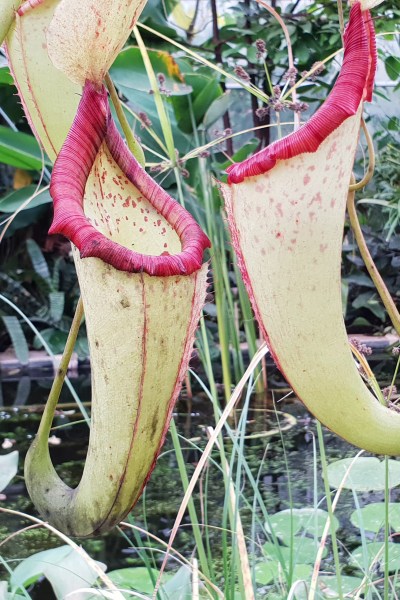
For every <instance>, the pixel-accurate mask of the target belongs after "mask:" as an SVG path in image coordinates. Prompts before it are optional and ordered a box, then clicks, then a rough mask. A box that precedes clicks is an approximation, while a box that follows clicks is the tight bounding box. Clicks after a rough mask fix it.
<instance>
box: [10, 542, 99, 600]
mask: <svg viewBox="0 0 400 600" xmlns="http://www.w3.org/2000/svg"><path fill="white" fill-rule="evenodd" d="M88 558H89V557H88ZM96 563H97V565H98V566H99V567H100V568H101V569H103V570H104V571H105V569H106V566H105V565H104V564H102V563H100V562H97V561H96ZM42 575H44V576H45V577H46V578H47V579H48V580H49V582H50V583H51V585H52V587H53V590H54V593H55V595H56V598H57V600H63V598H65V597H66V596H67V595H68V594H72V592H74V591H75V590H79V589H80V588H87V587H90V586H91V585H92V584H93V583H94V582H95V581H96V579H97V577H98V575H97V572H96V571H95V569H94V568H93V566H92V565H91V564H90V562H89V561H87V560H85V559H84V557H83V556H82V555H81V554H79V553H78V552H77V551H76V550H74V549H73V548H71V547H70V546H60V547H58V548H52V549H50V550H44V551H43V552H37V553H36V554H33V555H32V556H30V557H29V558H26V559H25V560H23V561H22V562H21V563H19V565H18V566H17V567H16V568H15V569H14V571H13V573H12V575H11V579H10V585H11V589H12V591H13V592H14V591H17V590H18V589H22V588H24V587H27V586H28V585H31V584H32V583H34V582H35V581H37V579H38V578H39V577H41V576H42Z"/></svg>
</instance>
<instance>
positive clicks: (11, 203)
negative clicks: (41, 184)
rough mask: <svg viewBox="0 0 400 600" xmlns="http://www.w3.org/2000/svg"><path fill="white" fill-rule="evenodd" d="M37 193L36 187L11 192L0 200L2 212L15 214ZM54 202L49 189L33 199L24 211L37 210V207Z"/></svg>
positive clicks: (28, 186) (0, 210) (31, 186)
mask: <svg viewBox="0 0 400 600" xmlns="http://www.w3.org/2000/svg"><path fill="white" fill-rule="evenodd" d="M35 192H36V186H35V185H27V186H26V187H24V188H21V189H20V190H16V191H13V192H10V193H9V194H6V195H5V196H3V198H0V212H3V213H13V212H15V211H16V210H18V209H19V208H20V206H22V204H23V203H24V202H25V201H26V200H28V198H31V197H32V196H33V195H34V194H35ZM51 202H52V200H51V196H50V192H49V190H48V189H47V188H45V189H43V190H42V191H40V192H39V193H38V194H37V195H35V196H34V198H32V200H31V201H30V202H29V204H28V205H27V206H26V208H24V209H23V210H29V209H31V208H36V207H37V206H42V204H50V203H51Z"/></svg>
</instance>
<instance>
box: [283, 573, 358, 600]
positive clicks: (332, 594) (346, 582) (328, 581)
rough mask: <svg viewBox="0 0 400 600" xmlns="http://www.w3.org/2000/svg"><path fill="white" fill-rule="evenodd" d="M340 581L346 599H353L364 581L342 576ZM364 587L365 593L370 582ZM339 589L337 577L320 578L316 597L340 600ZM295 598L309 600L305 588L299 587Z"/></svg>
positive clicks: (326, 576) (323, 599) (325, 576)
mask: <svg viewBox="0 0 400 600" xmlns="http://www.w3.org/2000/svg"><path fill="white" fill-rule="evenodd" d="M340 581H341V589H342V594H343V596H346V598H347V597H349V598H353V597H354V596H353V594H352V592H355V591H356V590H358V589H359V588H360V585H361V584H362V581H363V580H362V579H360V578H359V577H348V576H344V575H342V576H341V578H340ZM364 585H365V589H363V591H366V590H367V589H368V587H367V586H368V582H366V583H365V584H364ZM338 589H339V586H338V581H337V577H336V575H323V576H320V577H318V583H317V590H318V593H317V596H316V597H317V598H318V600H325V599H326V600H328V599H329V600H336V599H337V598H340V595H339V591H338ZM347 595H348V596H347ZM343 596H342V598H343ZM295 597H296V600H308V593H307V592H306V591H305V589H304V587H303V586H298V588H297V589H296V596H295Z"/></svg>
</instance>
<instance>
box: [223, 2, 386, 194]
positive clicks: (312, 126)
mask: <svg viewBox="0 0 400 600" xmlns="http://www.w3.org/2000/svg"><path fill="white" fill-rule="evenodd" d="M375 70H376V43H375V32H374V26H373V23H372V20H371V17H370V14H369V12H368V11H365V12H362V11H361V6H360V3H359V2H357V3H356V4H354V5H353V7H352V8H351V11H350V20H349V25H348V27H347V29H346V31H345V35H344V59H343V65H342V68H341V72H340V75H339V77H338V78H337V80H336V83H335V85H334V87H333V90H332V91H331V93H330V94H329V96H328V98H327V99H326V100H325V102H324V104H323V105H322V106H321V108H320V109H319V110H318V111H317V112H316V113H315V114H314V115H313V116H312V117H311V119H310V120H309V121H308V122H307V123H306V124H305V125H303V127H301V128H300V129H299V130H298V131H296V132H294V133H292V134H290V135H288V136H286V137H284V138H282V139H281V140H278V141H276V142H274V143H272V144H271V145H270V146H268V147H267V148H264V149H263V150H261V151H260V152H257V153H256V154H255V155H254V156H252V157H251V158H249V159H247V160H245V161H243V162H241V163H238V164H235V165H231V166H230V167H229V168H228V169H227V172H228V174H229V176H228V183H240V182H242V181H244V179H246V178H247V177H253V176H255V175H261V174H262V173H265V172H267V171H269V170H270V169H272V168H273V167H274V166H275V164H276V162H277V161H278V160H286V159H288V158H293V157H294V156H297V155H299V154H303V153H304V152H315V151H316V150H317V149H318V147H319V145H320V144H321V143H322V142H323V141H324V139H326V138H327V137H328V135H330V134H331V133H332V132H333V131H334V130H335V129H336V128H337V127H339V125H341V124H342V123H343V121H345V119H347V118H348V117H351V116H352V115H354V114H355V113H356V112H357V109H358V107H359V105H360V102H362V101H363V100H364V99H365V100H371V97H372V88H373V80H374V76H375Z"/></svg>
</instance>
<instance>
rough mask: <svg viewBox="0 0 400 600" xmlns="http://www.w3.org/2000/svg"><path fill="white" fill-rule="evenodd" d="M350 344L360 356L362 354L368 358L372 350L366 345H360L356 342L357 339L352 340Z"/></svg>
mask: <svg viewBox="0 0 400 600" xmlns="http://www.w3.org/2000/svg"><path fill="white" fill-rule="evenodd" d="M350 342H351V343H352V344H353V346H354V347H355V348H356V349H357V350H358V351H359V353H360V354H364V356H370V355H371V354H372V348H371V347H370V346H367V345H366V344H362V343H361V342H359V341H358V340H357V338H352V339H351V340H350Z"/></svg>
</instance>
